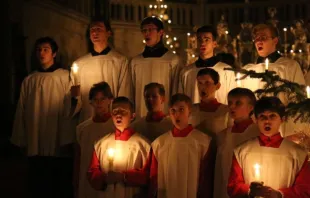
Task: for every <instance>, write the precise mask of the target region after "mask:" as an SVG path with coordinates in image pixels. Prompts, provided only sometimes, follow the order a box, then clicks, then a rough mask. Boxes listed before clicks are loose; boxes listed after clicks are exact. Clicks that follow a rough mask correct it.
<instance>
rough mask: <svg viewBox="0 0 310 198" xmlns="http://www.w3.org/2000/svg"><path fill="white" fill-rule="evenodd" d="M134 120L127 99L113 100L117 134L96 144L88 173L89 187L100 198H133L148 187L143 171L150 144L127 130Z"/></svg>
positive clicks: (109, 135)
mask: <svg viewBox="0 0 310 198" xmlns="http://www.w3.org/2000/svg"><path fill="white" fill-rule="evenodd" d="M134 117H135V113H134V105H133V104H132V102H131V101H130V100H129V99H128V98H126V97H118V98H116V99H114V101H113V103H112V119H113V122H114V125H115V127H116V130H115V132H112V133H110V134H108V135H106V136H105V137H103V138H102V139H101V140H99V141H98V142H97V143H96V144H95V146H94V152H93V157H92V160H91V163H90V166H89V169H88V173H87V176H88V180H89V182H90V184H91V186H92V187H93V188H94V189H96V190H99V191H101V192H100V197H117V198H132V197H134V196H138V195H140V194H141V187H142V186H144V185H146V184H147V181H148V175H149V174H148V172H147V171H143V170H145V169H146V168H145V167H148V166H147V165H146V164H147V159H148V156H149V152H150V144H149V143H148V142H147V141H146V140H145V138H143V137H142V136H141V135H139V134H138V133H135V131H134V130H133V129H132V128H130V127H129V125H130V122H131V121H132V120H133V119H134ZM143 165H145V166H143Z"/></svg>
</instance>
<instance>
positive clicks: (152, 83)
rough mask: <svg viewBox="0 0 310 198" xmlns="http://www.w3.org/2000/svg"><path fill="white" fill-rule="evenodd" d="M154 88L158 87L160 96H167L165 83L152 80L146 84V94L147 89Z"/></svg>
mask: <svg viewBox="0 0 310 198" xmlns="http://www.w3.org/2000/svg"><path fill="white" fill-rule="evenodd" d="M153 88H157V89H158V93H159V95H160V96H165V87H164V85H162V84H160V83H157V82H151V83H149V84H147V85H145V86H144V94H145V92H146V91H147V90H149V89H153Z"/></svg>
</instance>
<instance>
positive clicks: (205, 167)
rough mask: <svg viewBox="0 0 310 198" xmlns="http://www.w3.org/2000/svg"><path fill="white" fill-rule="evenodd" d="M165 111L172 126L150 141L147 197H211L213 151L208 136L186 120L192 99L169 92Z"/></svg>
mask: <svg viewBox="0 0 310 198" xmlns="http://www.w3.org/2000/svg"><path fill="white" fill-rule="evenodd" d="M169 106H170V108H169V113H170V117H171V120H172V122H173V124H174V128H173V129H172V130H171V131H168V132H167V133H165V134H163V135H161V136H159V137H158V138H157V139H156V140H155V141H154V142H153V143H152V149H153V152H152V164H151V169H150V177H151V184H150V194H149V197H156V196H157V197H158V198H175V197H177V198H189V197H204V198H208V197H210V198H211V197H212V193H213V168H214V152H213V151H212V150H211V149H210V148H211V147H210V142H211V138H210V137H209V136H208V135H206V134H204V133H203V132H201V131H199V130H197V129H194V128H193V127H192V125H190V124H188V120H189V115H190V112H191V106H192V101H191V99H190V98H189V97H188V96H186V95H184V94H175V95H173V96H172V98H171V100H170V104H169Z"/></svg>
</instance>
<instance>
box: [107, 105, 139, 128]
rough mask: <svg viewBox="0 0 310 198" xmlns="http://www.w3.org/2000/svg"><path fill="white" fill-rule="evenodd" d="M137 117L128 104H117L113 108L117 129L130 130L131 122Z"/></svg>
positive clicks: (113, 117)
mask: <svg viewBox="0 0 310 198" xmlns="http://www.w3.org/2000/svg"><path fill="white" fill-rule="evenodd" d="M134 117H135V114H134V113H131V111H130V105H129V104H126V103H116V104H113V106H112V119H113V123H114V125H115V127H116V128H117V129H118V130H120V131H123V130H124V129H126V128H128V127H129V125H130V123H131V121H132V120H133V118H134Z"/></svg>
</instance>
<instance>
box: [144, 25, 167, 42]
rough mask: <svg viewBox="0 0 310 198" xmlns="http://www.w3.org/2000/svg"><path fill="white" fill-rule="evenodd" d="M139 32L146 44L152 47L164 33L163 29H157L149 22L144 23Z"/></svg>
mask: <svg viewBox="0 0 310 198" xmlns="http://www.w3.org/2000/svg"><path fill="white" fill-rule="evenodd" d="M141 33H142V35H143V38H144V40H145V44H146V46H148V47H153V46H155V45H156V44H157V43H159V41H160V39H161V37H162V36H163V34H164V30H158V27H157V26H156V25H154V24H152V23H151V24H146V25H144V26H143V27H142V29H141Z"/></svg>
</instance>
